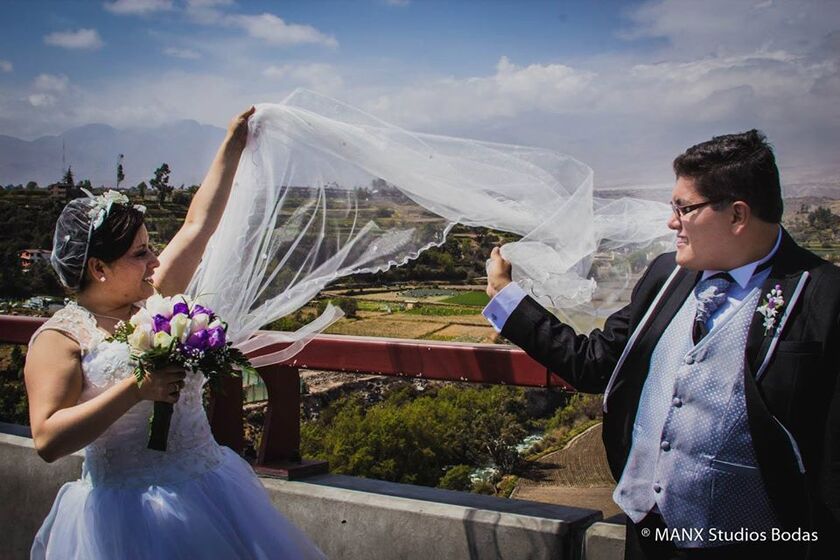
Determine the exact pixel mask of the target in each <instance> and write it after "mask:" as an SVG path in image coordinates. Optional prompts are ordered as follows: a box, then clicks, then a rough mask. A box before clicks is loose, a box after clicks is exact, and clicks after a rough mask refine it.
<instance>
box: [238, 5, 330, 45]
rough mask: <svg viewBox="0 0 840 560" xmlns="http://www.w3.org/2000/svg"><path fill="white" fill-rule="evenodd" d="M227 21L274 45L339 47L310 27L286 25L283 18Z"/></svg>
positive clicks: (263, 16)
mask: <svg viewBox="0 0 840 560" xmlns="http://www.w3.org/2000/svg"><path fill="white" fill-rule="evenodd" d="M227 21H229V22H230V23H232V24H233V25H236V26H238V27H241V28H242V29H244V30H245V31H246V32H247V33H248V35H250V36H251V37H254V38H256V39H262V40H263V41H265V42H267V43H269V44H272V45H299V44H316V45H324V46H327V47H337V46H338V41H336V39H335V37H333V36H331V35H325V34H324V33H321V32H320V31H318V30H317V29H315V28H314V27H312V26H310V25H300V24H296V23H286V22H285V21H283V19H282V18H280V17H278V16H276V15H274V14H270V13H263V14H260V15H257V16H248V15H232V16H229V17H228V19H227Z"/></svg>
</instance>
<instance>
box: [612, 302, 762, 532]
mask: <svg viewBox="0 0 840 560" xmlns="http://www.w3.org/2000/svg"><path fill="white" fill-rule="evenodd" d="M759 296H760V291H759V289H757V288H756V289H754V290H753V291H752V292H750V294H749V295H748V296H747V297H746V298H745V299H744V300H743V301H742V302H741V303H740V304H739V306H738V307H737V309H736V310H735V311H734V312H733V313H731V314H730V315H728V316H727V317H725V318H724V319H723V321H722V322H720V323H719V324H716V325H715V328H714V329H713V330H712V331H711V332H710V333H709V334H708V335H707V336H706V337H705V338H703V339H702V340H701V341H700V342H699V343H698V344H697V345H695V344H694V343H693V342H692V339H691V329H692V321H693V319H694V312H695V306H696V299H695V297H694V294H693V293H692V294H690V295H689V297H688V298H686V301H685V303H684V304H683V306H682V308H681V309H680V310H679V311H678V312H677V315H676V316H675V317H674V319H673V321H671V324H670V325H668V328H667V329H665V332H664V333H663V334H662V337H661V338H660V340H659V342H658V343H657V345H656V348H655V349H654V351H653V355H652V356H651V365H650V371H649V373H648V377H647V380H646V381H645V385H644V387H643V389H642V394H641V398H640V400H639V408H638V412H637V414H636V420H635V423H634V425H633V444H632V447H631V449H630V455H629V457H628V460H627V465H626V466H625V468H624V472H623V473H622V476H621V480H620V481H619V483H618V486H617V487H616V489H615V493H614V494H613V499H614V500H615V502H616V503H617V504H618V505H619V506H620V507H621V508H622V509H623V510H624V512H625V513H627V515H628V516H629V517H630V518H631V519H632V520H633V521H634V522H636V523H638V522H639V521H641V520H642V519H643V518H644V517H645V515H647V513H648V512H649V511H650V510H651V509H652V508H653V507H654V505H656V506H657V507H658V508H659V511H660V513H661V515H662V517H663V519H664V521H665V523H666V524H667V525H668V527H669V528H674V529H691V528H696V529H701V528H704V529H706V531H705V535H706V536H707V535H708V534H709V529H711V528H715V529H718V530H722V531H736V530H738V529H741V528H746V529H750V530H756V531H769V530H770V529H771V528H772V527H774V526H778V522H777V519H776V516H775V514H774V513H773V509H772V506H771V505H770V500H769V498H768V496H767V492H766V490H765V489H764V484H763V482H762V479H761V473H760V471H759V469H758V465H757V462H756V458H755V452H754V449H753V445H752V438H751V436H750V431H749V425H748V421H747V409H746V401H745V397H744V351H745V348H746V343H747V333H748V331H749V328H750V323H751V322H752V319H753V314H754V313H755V308H756V305H757V304H758V299H759ZM689 532H690V531H686V532H685V533H689ZM674 543H675V544H676V545H677V546H679V547H684V548H700V547H707V546H719V545H721V544H726V543H721V542H710V540H709V539H708V538H704V539H702V540H700V539H697V540H675V541H674Z"/></svg>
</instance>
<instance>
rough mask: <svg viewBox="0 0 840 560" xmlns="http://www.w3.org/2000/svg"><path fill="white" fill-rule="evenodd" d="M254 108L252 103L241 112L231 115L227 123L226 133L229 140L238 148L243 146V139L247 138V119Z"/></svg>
mask: <svg viewBox="0 0 840 560" xmlns="http://www.w3.org/2000/svg"><path fill="white" fill-rule="evenodd" d="M254 111H256V109H255V108H254V106H253V105H251V107H250V108H249V109H248V110H247V111H245V112H244V113H242V114H239V115H237V116H235V117H233V120H231V121H230V124H229V125H228V129H227V133H228V137H229V138H230V142H231V143H232V144H233V145H235V146H237V147H238V148H239V149H240V150H241V149H243V148H244V147H245V141H246V140H247V139H248V119H250V118H251V115H253V114H254Z"/></svg>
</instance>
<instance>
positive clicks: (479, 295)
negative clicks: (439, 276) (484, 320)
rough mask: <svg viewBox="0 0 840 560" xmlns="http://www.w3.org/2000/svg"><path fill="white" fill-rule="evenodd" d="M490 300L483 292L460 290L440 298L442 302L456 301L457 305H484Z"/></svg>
mask: <svg viewBox="0 0 840 560" xmlns="http://www.w3.org/2000/svg"><path fill="white" fill-rule="evenodd" d="M489 301H490V298H489V297H487V294H486V293H484V292H461V293H460V294H458V295H455V296H452V297H448V298H446V299H444V300H442V302H443V303H457V304H458V305H474V306H476V307H484V306H485V305H487V304H488V303H489Z"/></svg>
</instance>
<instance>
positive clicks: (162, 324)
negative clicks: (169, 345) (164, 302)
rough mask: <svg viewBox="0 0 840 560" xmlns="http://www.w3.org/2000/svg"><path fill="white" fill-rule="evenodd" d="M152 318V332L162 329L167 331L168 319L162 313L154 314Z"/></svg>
mask: <svg viewBox="0 0 840 560" xmlns="http://www.w3.org/2000/svg"><path fill="white" fill-rule="evenodd" d="M153 320H154V322H155V324H154V326H153V327H152V331H153V332H160V331H163V332H165V333H169V319H167V318H166V317H164V316H163V315H155V316H154V318H153Z"/></svg>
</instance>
